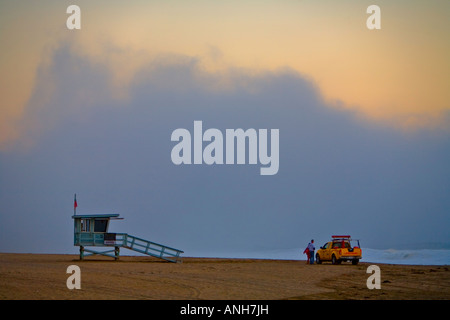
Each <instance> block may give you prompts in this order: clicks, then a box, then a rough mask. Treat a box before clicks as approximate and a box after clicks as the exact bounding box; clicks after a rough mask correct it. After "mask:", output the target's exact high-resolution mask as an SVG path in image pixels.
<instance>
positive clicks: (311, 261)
mask: <svg viewBox="0 0 450 320" xmlns="http://www.w3.org/2000/svg"><path fill="white" fill-rule="evenodd" d="M306 249H308V250H309V258H310V260H309V264H314V250H316V247H315V246H314V239H311V242H310V243H308V247H307V248H306Z"/></svg>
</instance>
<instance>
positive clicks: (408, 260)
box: [183, 247, 450, 265]
mask: <svg viewBox="0 0 450 320" xmlns="http://www.w3.org/2000/svg"><path fill="white" fill-rule="evenodd" d="M362 252H363V254H362V256H363V257H362V259H361V262H368V263H374V264H376V263H386V264H403V265H450V249H410V250H407V249H406V250H403V249H402V250H399V249H370V248H364V247H363V248H362ZM183 256H189V257H204V258H248V259H280V260H305V259H306V255H304V254H303V249H301V250H300V249H298V248H296V249H285V250H268V251H253V252H222V253H214V254H212V253H195V254H194V253H189V252H186V253H185V254H183Z"/></svg>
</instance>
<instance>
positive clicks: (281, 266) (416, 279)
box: [0, 253, 450, 300]
mask: <svg viewBox="0 0 450 320" xmlns="http://www.w3.org/2000/svg"><path fill="white" fill-rule="evenodd" d="M70 265H77V266H79V267H80V270H81V289H80V290H76V289H73V290H69V289H68V288H67V285H66V281H67V279H68V277H69V276H70V274H67V273H66V270H67V267H68V266H70ZM369 265H370V264H369V263H360V264H359V265H357V266H353V265H351V264H349V263H342V264H341V265H331V264H326V263H324V264H322V265H307V264H306V263H305V261H301V260H300V261H293V260H258V259H215V258H189V257H188V258H183V262H182V263H177V264H175V263H169V262H164V261H160V260H157V259H153V258H148V257H135V256H122V257H120V260H119V261H113V260H112V259H109V258H106V257H105V258H103V257H89V258H87V259H86V260H84V261H80V260H79V259H78V256H77V255H50V254H12V253H2V254H0V299H2V300H17V299H25V300H90V299H100V300H112V299H118V300H129V299H132V300H143V299H150V300H329V299H333V300H335V299H345V300H347V299H357V300H418V299H420V300H424V299H427V300H428V299H432V300H448V299H450V272H449V269H450V266H411V265H387V264H377V265H378V266H379V267H380V269H381V289H379V290H377V289H373V290H369V289H368V288H367V285H366V281H367V278H368V277H369V276H370V274H368V273H366V271H367V267H368V266H369Z"/></svg>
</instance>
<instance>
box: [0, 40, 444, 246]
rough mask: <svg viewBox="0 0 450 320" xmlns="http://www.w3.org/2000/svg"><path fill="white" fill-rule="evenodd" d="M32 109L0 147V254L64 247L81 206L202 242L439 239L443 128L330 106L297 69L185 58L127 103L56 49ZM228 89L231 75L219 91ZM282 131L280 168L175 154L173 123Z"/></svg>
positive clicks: (120, 228)
mask: <svg viewBox="0 0 450 320" xmlns="http://www.w3.org/2000/svg"><path fill="white" fill-rule="evenodd" d="M52 61H53V63H52V64H51V65H50V66H48V67H47V68H41V69H40V70H39V74H38V85H37V86H36V88H35V92H34V94H33V97H32V99H31V100H30V102H29V104H28V115H29V116H28V117H27V119H26V120H24V121H23V123H21V125H23V126H26V127H27V128H28V131H27V132H28V134H27V136H26V137H25V138H26V139H25V140H28V141H32V146H31V147H28V148H26V149H25V150H22V149H21V148H19V147H18V148H16V149H11V150H8V151H3V152H1V153H0V240H1V241H0V251H2V252H49V253H75V252H77V249H76V248H75V247H74V246H73V225H72V223H73V222H72V219H71V215H72V214H73V194H74V193H77V199H78V205H79V207H78V213H120V214H121V216H122V217H124V218H125V220H123V221H115V222H113V225H112V231H117V232H127V233H130V234H133V235H136V236H140V237H142V238H146V239H149V240H152V241H155V242H160V243H163V244H166V245H169V246H173V247H176V248H179V249H182V250H184V251H185V252H186V253H185V255H195V254H197V253H198V252H202V253H204V252H209V253H211V254H214V252H221V251H224V252H230V251H235V252H239V251H247V250H270V249H285V248H295V247H298V248H299V249H302V248H303V247H304V246H305V245H306V244H307V242H308V241H309V240H310V239H311V238H314V239H316V242H318V244H321V243H322V242H325V241H326V240H327V239H328V238H329V236H330V235H331V234H340V233H345V234H351V235H353V236H354V237H356V238H359V239H361V241H362V244H363V245H364V246H367V247H372V248H389V247H396V246H401V245H405V244H416V243H423V242H433V243H441V244H442V243H448V242H449V240H450V239H449V234H448V230H449V227H450V225H449V222H450V220H449V217H448V213H449V209H450V197H449V190H450V166H449V163H450V140H449V138H450V135H449V133H448V132H443V131H432V130H429V131H424V130H422V131H420V132H412V133H404V132H401V131H397V130H394V129H392V128H389V127H385V126H380V125H376V124H373V123H368V122H365V121H363V120H361V119H360V118H359V117H358V116H357V115H355V114H353V113H351V112H345V111H342V110H341V111H338V110H336V109H333V108H330V107H328V106H327V105H326V104H325V103H324V102H323V100H322V98H321V96H320V94H319V91H318V89H317V88H316V87H315V85H314V84H313V83H312V82H311V81H309V80H308V79H306V78H305V77H303V76H302V75H300V74H298V73H295V72H294V71H292V70H288V69H286V70H280V71H277V72H268V71H267V72H260V73H252V72H249V71H246V70H240V69H234V70H229V71H228V72H227V73H226V74H220V73H217V74H210V73H206V72H204V71H202V69H201V68H200V67H199V65H200V62H199V61H198V60H196V59H194V58H189V57H178V58H176V59H171V60H166V61H163V60H161V61H157V62H155V63H152V64H149V65H148V66H147V67H145V68H143V69H142V70H140V72H139V73H138V74H137V75H136V76H135V78H134V79H133V82H132V84H131V86H130V88H129V97H128V98H127V99H125V100H118V99H114V98H112V95H113V90H114V89H113V87H112V86H110V85H109V80H110V77H111V74H110V73H109V71H108V69H107V68H105V67H103V66H101V65H96V64H93V63H92V62H90V61H89V60H87V59H85V58H83V57H80V56H76V55H74V54H72V53H71V50H70V48H69V47H64V46H63V47H61V48H60V49H58V50H57V51H56V52H55V55H54V57H53V60H52ZM224 83H228V84H231V85H224ZM195 120H202V121H203V126H204V128H205V129H207V128H217V129H220V130H222V131H225V129H228V128H230V129H236V128H242V129H244V130H245V129H248V128H255V129H274V128H276V129H279V133H280V159H279V161H280V163H279V171H278V173H277V174H276V175H273V176H261V175H260V174H259V169H260V166H259V165H248V164H247V165H212V166H208V165H205V164H203V165H180V166H176V165H174V164H173V163H172V161H171V157H170V154H171V150H172V147H173V146H174V145H175V143H174V142H172V141H171V140H170V138H171V133H172V131H173V130H175V129H177V128H186V129H188V130H190V131H191V132H192V130H193V123H194V121H195Z"/></svg>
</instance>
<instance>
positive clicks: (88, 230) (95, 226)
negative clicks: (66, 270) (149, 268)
mask: <svg viewBox="0 0 450 320" xmlns="http://www.w3.org/2000/svg"><path fill="white" fill-rule="evenodd" d="M75 206H76V200H75ZM72 218H73V220H74V245H75V246H79V247H80V260H83V259H84V258H85V257H87V256H91V255H95V254H99V255H104V256H108V257H112V258H114V259H115V260H118V259H119V254H120V248H126V249H129V250H133V251H136V252H139V253H143V254H146V255H149V256H152V257H156V258H160V259H164V260H167V261H170V262H180V261H181V258H180V254H181V253H183V251H182V250H178V249H175V248H171V247H167V246H164V245H162V244H158V243H155V242H152V241H148V240H144V239H141V238H138V237H135V236H131V235H129V234H127V233H110V232H108V228H109V223H110V221H111V220H118V219H123V218H119V214H84V215H76V214H75V212H74V215H73V216H72ZM86 247H113V248H114V249H110V250H107V251H103V252H100V251H95V250H92V249H86ZM86 252H87V254H86Z"/></svg>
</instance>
